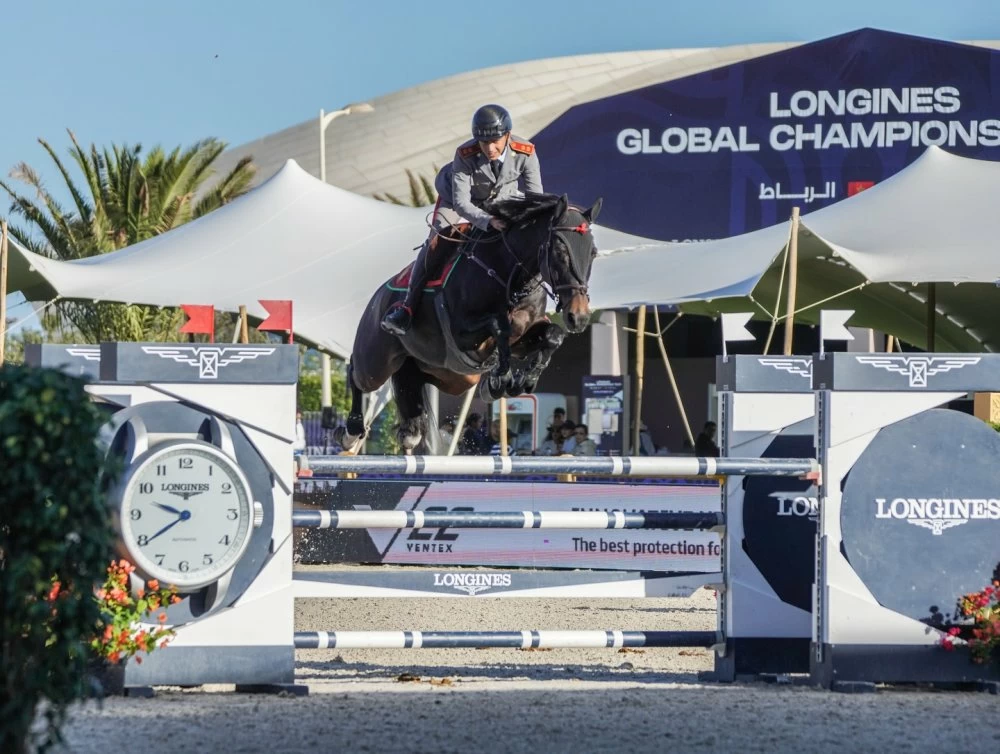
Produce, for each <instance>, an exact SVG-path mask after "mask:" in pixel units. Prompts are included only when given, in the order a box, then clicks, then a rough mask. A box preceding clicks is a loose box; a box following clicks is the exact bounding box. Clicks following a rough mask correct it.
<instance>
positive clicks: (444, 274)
mask: <svg viewBox="0 0 1000 754" xmlns="http://www.w3.org/2000/svg"><path fill="white" fill-rule="evenodd" d="M461 258H462V255H461V254H459V255H457V256H456V257H454V258H453V259H450V260H448V262H447V263H446V264H445V266H444V268H442V270H441V274H440V275H439V276H438V277H437V278H435V279H434V280H428V281H427V285H425V286H424V291H426V292H428V293H430V292H431V291H433V290H435V289H436V288H443V287H444V285H445V283H447V282H448V278H449V277H450V276H451V273H452V270H454V269H455V266H456V265H457V264H458V262H459V260H460V259H461ZM415 263H416V260H414V261H413V262H410V263H409V264H408V265H406V267H404V268H403V269H402V270H400V272H399V274H397V275H396V277H394V278H393V279H392V280H390V281H389V282H388V283H386V287H387V288H388V289H389V290H390V291H405V290H406V288H407V286H409V284H410V274H411V273H412V272H413V265H414V264H415Z"/></svg>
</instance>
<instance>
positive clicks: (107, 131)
mask: <svg viewBox="0 0 1000 754" xmlns="http://www.w3.org/2000/svg"><path fill="white" fill-rule="evenodd" d="M998 2H1000V0H949V2H940V0H936V1H933V2H932V1H930V0H879V1H878V2H876V1H874V0H837V1H836V2H832V3H826V2H819V1H818V0H798V1H797V2H796V1H790V0H786V1H780V0H695V1H693V2H691V1H689V2H675V1H674V0H646V1H642V2H638V1H637V2H629V1H628V0H616V1H615V2H592V1H590V0H576V1H575V2H565V1H563V0H545V2H539V3H530V4H529V3H523V2H513V3H489V2H488V3H483V2H474V1H466V2H454V1H453V0H437V1H433V0H432V1H431V2H426V1H425V2H415V1H414V0H407V1H406V2H400V1H399V0H391V1H390V2H371V1H369V2H357V1H356V0H354V1H353V2H345V1H343V0H328V1H327V2H321V1H320V0H282V2H272V3H266V2H259V1H258V0H172V2H169V3H154V2H148V0H147V1H146V2H142V1H141V0H129V1H126V0H90V2H86V3H82V2H80V3H71V2H61V1H60V0H28V2H20V3H16V4H15V3H13V2H8V3H5V4H4V5H5V7H4V9H3V16H2V21H3V30H4V33H3V37H2V41H0V76H2V79H0V80H2V86H0V91H2V92H3V100H4V102H3V111H4V112H3V116H2V120H0V123H2V128H0V173H2V174H3V175H4V176H5V177H6V175H7V173H8V172H9V170H10V168H11V167H12V166H13V165H14V164H16V163H18V162H20V161H26V162H28V163H29V164H31V165H33V166H34V167H35V168H37V169H38V170H39V171H40V172H41V174H42V177H43V179H44V180H46V181H47V183H49V184H50V185H51V186H52V187H53V188H54V189H58V187H59V178H58V175H57V174H56V172H55V168H54V167H53V166H52V163H51V161H49V159H48V157H47V156H46V155H45V153H44V152H43V151H42V148H41V146H40V145H39V144H38V143H37V139H38V138H39V137H43V138H45V139H47V140H48V141H49V142H50V143H51V144H52V145H53V147H54V148H55V150H56V151H57V153H59V154H65V152H66V149H67V147H68V144H69V139H68V136H67V134H66V129H67V128H70V129H72V130H73V131H74V132H75V133H76V135H77V138H78V139H80V140H81V142H83V143H84V144H85V145H89V144H90V143H91V142H96V143H97V144H98V145H109V144H111V143H113V142H116V143H121V142H128V143H132V144H134V143H140V144H142V145H144V146H145V147H151V146H153V145H155V144H161V145H163V146H165V147H173V146H176V145H180V144H185V145H186V144H190V143H191V142H193V141H195V140H196V139H200V138H205V137H209V136H215V137H218V138H221V139H223V140H224V141H226V142H228V143H229V144H231V145H237V144H241V143H243V142H246V141H250V140H252V139H255V138H258V137H260V136H264V135H266V134H268V133H271V132H274V131H276V130H279V129H282V128H285V127H287V126H290V125H292V124H295V123H298V122H301V121H303V120H305V119H308V118H313V117H316V115H317V114H318V111H319V109H320V108H321V107H323V108H326V109H327V110H331V109H335V108H337V107H340V106H342V105H344V104H345V103H348V102H352V101H361V100H365V99H368V98H371V97H375V96H378V95H380V94H385V93H387V92H391V91H395V90H398V89H402V88H405V87H408V86H412V85H414V84H418V83H420V82H423V81H429V80H433V79H436V78H440V77H442V76H448V75H451V74H454V73H458V72H461V71H467V70H472V69H475V68H483V67H488V66H492V65H499V64H503V63H510V62H516V61H522V60H531V59H535V58H544V57H553V56H559V55H574V54H581V53H591V52H613V51H622V50H642V49H659V48H669V47H703V46H718V45H730V44H740V43H750V42H781V41H811V40H815V39H821V38H823V37H828V36H831V35H834V34H839V33H842V32H845V31H850V30H851V29H856V28H860V27H864V26H870V27H875V28H881V29H887V30H891V31H898V32H904V33H910V34H917V35H922V36H930V37H935V38H939V39H949V40H962V39H1000V9H998ZM58 193H60V194H61V193H62V192H58ZM7 207H8V202H7V201H6V199H5V198H0V215H6V214H7Z"/></svg>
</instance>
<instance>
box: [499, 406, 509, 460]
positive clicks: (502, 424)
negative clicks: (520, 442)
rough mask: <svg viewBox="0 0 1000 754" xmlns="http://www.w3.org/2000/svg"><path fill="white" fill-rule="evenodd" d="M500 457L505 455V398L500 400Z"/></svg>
mask: <svg viewBox="0 0 1000 754" xmlns="http://www.w3.org/2000/svg"><path fill="white" fill-rule="evenodd" d="M500 455H502V456H506V455H508V453H507V398H506V397H503V398H501V399H500Z"/></svg>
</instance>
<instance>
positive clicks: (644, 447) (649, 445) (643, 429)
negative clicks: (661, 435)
mask: <svg viewBox="0 0 1000 754" xmlns="http://www.w3.org/2000/svg"><path fill="white" fill-rule="evenodd" d="M639 455H641V456H652V455H656V445H654V444H653V436H652V435H651V434H649V427H647V426H646V422H644V421H640V422H639Z"/></svg>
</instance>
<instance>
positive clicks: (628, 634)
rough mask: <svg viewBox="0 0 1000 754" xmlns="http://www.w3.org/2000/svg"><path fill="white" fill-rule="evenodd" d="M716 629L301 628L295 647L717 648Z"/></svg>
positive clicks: (296, 635)
mask: <svg viewBox="0 0 1000 754" xmlns="http://www.w3.org/2000/svg"><path fill="white" fill-rule="evenodd" d="M718 642H719V636H718V634H716V632H715V631H296V632H295V648H296V649H456V648H465V649H492V648H498V649H499V648H515V649H604V648H617V647H706V648H708V647H712V646H714V645H715V644H717V643H718Z"/></svg>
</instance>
